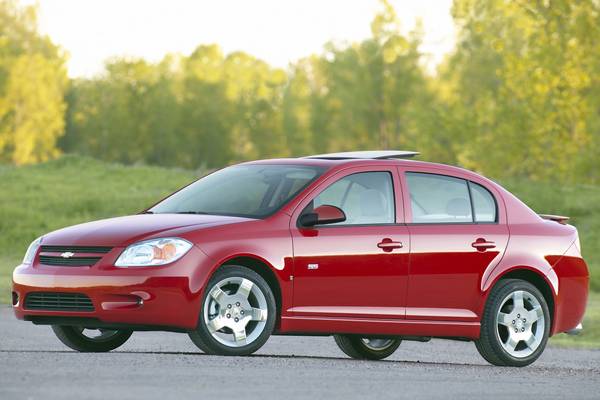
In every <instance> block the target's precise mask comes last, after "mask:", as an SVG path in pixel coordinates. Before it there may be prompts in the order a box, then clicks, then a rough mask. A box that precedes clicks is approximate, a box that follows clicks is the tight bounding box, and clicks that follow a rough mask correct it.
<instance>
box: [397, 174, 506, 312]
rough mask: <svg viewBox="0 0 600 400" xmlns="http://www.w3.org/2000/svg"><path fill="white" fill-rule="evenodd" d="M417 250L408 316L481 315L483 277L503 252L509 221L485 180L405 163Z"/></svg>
mask: <svg viewBox="0 0 600 400" xmlns="http://www.w3.org/2000/svg"><path fill="white" fill-rule="evenodd" d="M400 179H401V181H402V184H403V188H404V204H405V208H406V214H407V222H408V223H407V226H408V230H409V232H410V238H411V239H410V240H411V254H410V267H409V285H408V294H407V304H406V318H407V319H422V320H450V321H452V320H456V321H477V320H478V319H479V316H478V315H477V312H478V306H479V304H480V299H481V295H482V292H481V287H480V283H481V279H482V276H483V274H484V272H485V271H486V269H488V268H490V267H493V266H495V265H496V264H497V263H498V262H499V261H500V259H501V258H502V256H503V254H504V251H505V249H506V245H507V243H508V237H509V232H508V226H507V223H506V215H505V212H504V207H503V204H501V202H500V195H499V193H496V192H495V191H494V189H493V188H491V187H488V186H486V184H485V181H484V180H479V179H477V178H475V177H473V176H470V175H463V176H461V175H449V174H448V173H447V172H446V171H445V170H442V169H436V168H427V167H415V168H408V167H402V168H400Z"/></svg>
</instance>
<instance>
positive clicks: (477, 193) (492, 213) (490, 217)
mask: <svg viewBox="0 0 600 400" xmlns="http://www.w3.org/2000/svg"><path fill="white" fill-rule="evenodd" d="M469 186H470V187H471V198H472V199H473V209H474V210H475V222H496V213H497V211H496V200H494V196H492V194H491V193H490V192H489V190H487V189H486V188H484V187H483V186H481V185H478V184H477V183H473V182H469Z"/></svg>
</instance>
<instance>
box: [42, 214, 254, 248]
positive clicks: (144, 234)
mask: <svg viewBox="0 0 600 400" xmlns="http://www.w3.org/2000/svg"><path fill="white" fill-rule="evenodd" d="M244 221H250V219H248V218H241V217H227V216H221V215H192V214H139V215H130V216H126V217H117V218H109V219H103V220H99V221H94V222H88V223H85V224H79V225H73V226H69V227H67V228H63V229H59V230H57V231H54V232H51V233H48V234H46V235H44V239H43V241H42V244H45V245H59V246H66V245H70V246H112V247H116V246H128V245H130V244H131V243H134V242H137V241H140V240H144V239H150V238H154V237H160V236H163V237H166V236H170V235H171V234H173V236H176V235H180V234H183V233H186V232H189V231H193V230H196V229H199V228H205V227H211V226H215V225H224V224H233V223H238V222H244Z"/></svg>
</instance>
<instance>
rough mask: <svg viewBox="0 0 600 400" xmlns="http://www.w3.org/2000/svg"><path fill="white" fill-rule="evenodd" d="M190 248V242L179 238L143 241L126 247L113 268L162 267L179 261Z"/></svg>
mask: <svg viewBox="0 0 600 400" xmlns="http://www.w3.org/2000/svg"><path fill="white" fill-rule="evenodd" d="M191 248H192V244H191V243H190V242H188V241H187V240H184V239H179V238H163V239H152V240H145V241H143V242H138V243H134V244H132V245H131V246H128V247H127V248H126V249H125V251H124V252H123V253H121V255H120V256H119V258H118V259H117V261H116V262H115V266H117V267H143V266H152V265H164V264H168V263H171V262H173V261H176V260H178V259H180V258H181V257H183V255H184V254H185V253H187V252H188V251H189V250H190V249H191Z"/></svg>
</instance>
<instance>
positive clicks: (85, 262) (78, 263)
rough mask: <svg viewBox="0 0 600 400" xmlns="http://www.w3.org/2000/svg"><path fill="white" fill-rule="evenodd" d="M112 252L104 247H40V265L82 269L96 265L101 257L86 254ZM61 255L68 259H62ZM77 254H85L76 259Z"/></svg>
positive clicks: (109, 248)
mask: <svg viewBox="0 0 600 400" xmlns="http://www.w3.org/2000/svg"><path fill="white" fill-rule="evenodd" d="M111 250H112V247H105V246H42V248H41V253H42V254H40V264H43V265H56V266H65V267H84V266H92V265H94V264H96V263H97V262H98V261H99V260H100V259H101V258H102V256H99V257H94V256H88V254H106V253H108V252H110V251H111ZM44 253H60V255H58V254H57V255H55V254H53V255H48V254H44ZM62 253H73V254H67V255H68V256H69V257H63V256H62ZM78 254H86V256H84V257H78V256H77V255H78Z"/></svg>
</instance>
